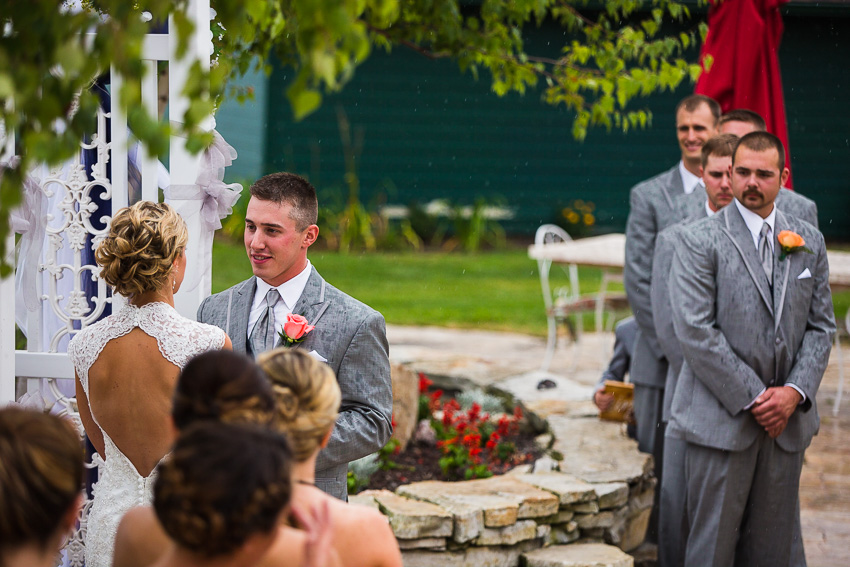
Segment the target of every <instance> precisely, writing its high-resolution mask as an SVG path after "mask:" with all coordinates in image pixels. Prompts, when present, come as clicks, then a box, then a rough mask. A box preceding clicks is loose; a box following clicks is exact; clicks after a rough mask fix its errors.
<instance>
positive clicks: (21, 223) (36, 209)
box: [10, 175, 47, 311]
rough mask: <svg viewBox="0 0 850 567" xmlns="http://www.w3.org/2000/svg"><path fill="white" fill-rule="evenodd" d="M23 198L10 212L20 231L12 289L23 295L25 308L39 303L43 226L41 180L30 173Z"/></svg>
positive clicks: (44, 211) (14, 226) (44, 204)
mask: <svg viewBox="0 0 850 567" xmlns="http://www.w3.org/2000/svg"><path fill="white" fill-rule="evenodd" d="M23 197H24V200H23V202H22V203H21V205H20V206H19V207H16V208H15V209H14V210H13V211H12V212H11V215H10V223H11V226H12V230H13V231H15V232H17V233H18V234H20V235H21V240H20V244H19V245H20V250H19V258H21V263H20V267H19V269H18V270H17V271H16V273H15V280H16V282H15V289H17V290H18V291H19V292H20V293H21V294H22V296H23V300H24V305H26V308H27V310H29V311H35V310H37V309H38V307H39V297H38V291H37V290H38V286H36V281H35V280H36V276H37V275H38V264H39V260H40V257H41V249H42V247H43V246H44V237H45V235H46V230H45V228H46V226H47V198H46V196H45V195H44V191H42V189H41V183H39V181H38V180H37V179H34V178H33V177H32V176H31V175H27V176H26V177H25V178H24V195H23Z"/></svg>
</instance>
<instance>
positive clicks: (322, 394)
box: [257, 348, 342, 462]
mask: <svg viewBox="0 0 850 567" xmlns="http://www.w3.org/2000/svg"><path fill="white" fill-rule="evenodd" d="M257 362H258V363H259V365H260V367H261V368H262V369H263V371H264V372H265V373H266V376H268V378H269V380H271V382H272V389H273V390H274V395H275V398H276V399H277V414H278V416H277V417H278V423H279V425H280V427H281V428H282V429H283V431H285V432H286V433H287V434H288V435H289V439H290V442H291V443H292V447H293V449H294V450H295V458H296V459H297V460H298V461H299V462H303V461H306V460H307V459H308V458H310V456H312V455H313V453H314V452H315V451H316V450H317V449H318V448H319V447H320V446H321V443H322V440H323V439H324V437H325V435H327V433H328V431H330V430H331V428H332V427H333V425H334V423H335V422H336V418H337V415H338V413H339V405H340V401H341V399H342V394H341V393H340V391H339V384H337V381H336V376H334V372H333V370H331V368H330V367H329V366H328V365H327V364H324V363H323V362H319V361H318V360H316V359H315V358H313V357H312V356H310V355H309V354H307V353H306V352H303V351H301V350H297V349H287V348H278V349H275V350H272V351H268V352H265V353H263V354H261V355H260V356H259V358H257Z"/></svg>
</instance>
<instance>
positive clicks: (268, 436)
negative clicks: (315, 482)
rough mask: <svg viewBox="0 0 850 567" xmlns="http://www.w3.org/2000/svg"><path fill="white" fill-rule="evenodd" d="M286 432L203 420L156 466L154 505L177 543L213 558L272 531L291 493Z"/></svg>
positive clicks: (290, 464) (182, 435)
mask: <svg viewBox="0 0 850 567" xmlns="http://www.w3.org/2000/svg"><path fill="white" fill-rule="evenodd" d="M291 474H292V450H291V449H290V447H289V443H288V442H287V440H286V437H285V436H284V435H282V434H281V433H278V432H275V431H272V430H271V429H268V428H265V427H260V426H255V425H244V424H241V425H235V424H231V425H227V424H223V423H215V422H203V423H196V424H194V425H191V426H190V427H189V428H188V429H186V431H184V432H182V433H181V434H180V436H179V437H178V438H177V442H176V443H175V445H174V449H173V450H172V452H171V454H170V455H169V456H168V457H166V459H165V460H164V461H163V462H162V463H161V464H160V465H159V477H158V478H157V479H156V481H155V484H154V489H153V508H154V511H155V513H156V517H157V518H158V519H159V522H160V524H162V527H163V529H164V530H165V533H166V534H168V536H169V537H170V538H171V539H172V540H173V541H174V542H175V543H176V544H177V545H179V546H180V547H181V548H183V549H186V550H188V551H190V552H192V553H195V554H198V555H200V556H203V557H208V558H213V557H220V556H224V555H229V554H231V553H233V552H235V551H237V550H238V549H239V548H240V547H241V546H242V545H243V544H244V543H245V542H246V541H247V540H248V539H249V538H250V537H251V536H253V535H260V534H269V533H271V532H272V531H273V530H276V529H277V527H278V525H279V521H280V516H281V513H282V512H283V511H284V509H285V508H286V507H287V506H288V504H289V499H290V496H291V494H292V481H291V478H290V477H291Z"/></svg>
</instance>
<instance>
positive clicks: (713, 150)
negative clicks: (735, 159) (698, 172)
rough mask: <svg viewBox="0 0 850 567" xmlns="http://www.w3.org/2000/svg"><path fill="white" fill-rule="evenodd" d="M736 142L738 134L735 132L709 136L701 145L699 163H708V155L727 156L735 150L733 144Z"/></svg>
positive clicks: (704, 164)
mask: <svg viewBox="0 0 850 567" xmlns="http://www.w3.org/2000/svg"><path fill="white" fill-rule="evenodd" d="M737 143H738V136H736V135H735V134H718V135H717V136H713V137H711V138H709V140H708V141H707V142H706V143H705V144H704V145H703V146H702V151H701V154H700V163H702V166H703V167H705V166H706V165H708V157H709V156H715V157H729V156H731V155H732V152H734V151H735V145H736V144H737Z"/></svg>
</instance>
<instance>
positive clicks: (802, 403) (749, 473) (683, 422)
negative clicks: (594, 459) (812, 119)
mask: <svg viewBox="0 0 850 567" xmlns="http://www.w3.org/2000/svg"><path fill="white" fill-rule="evenodd" d="M730 172H731V180H732V193H733V194H734V196H735V200H734V201H732V203H731V204H729V205H728V206H726V207H725V208H724V209H723V210H721V211H720V212H719V213H717V214H716V215H715V216H713V217H710V218H706V219H704V220H702V221H698V222H697V223H695V224H692V225H690V226H689V228H688V230H687V231H682V232H681V233H680V238H681V241H680V244H679V246H677V248H676V255H675V258H674V261H673V269H672V273H671V275H670V286H671V289H670V293H671V299H672V306H673V324H674V326H675V331H676V336H677V337H678V338H679V340H680V341H681V347H682V352H683V355H684V363H683V365H682V369H681V372H680V374H679V377H678V383H677V385H676V390H675V394H674V396H673V406H672V415H671V419H670V423H669V425H668V429H667V434H668V436H674V437H677V438H679V439H683V440H684V441H686V442H687V449H686V452H685V478H686V485H687V499H686V500H687V504H686V506H687V515H688V523H689V525H690V530H691V531H690V534H689V536H688V540H687V544H686V551H685V555H686V558H685V564H686V565H716V566H723V567H727V566H731V565H735V566H757V565H765V566H767V565H770V566H781V565H786V566H787V565H789V558H791V557H792V554H791V550H792V540H793V538H794V537H795V536H798V535H799V533H798V530H797V529H795V527H796V525H797V524H796V514H797V505H798V491H799V484H800V471H801V468H802V465H803V453H804V451H805V449H806V447H808V446H809V444H810V443H811V440H812V436H813V435H815V433H817V430H818V424H819V419H818V413H817V403H816V401H815V397H816V395H817V391H818V387H819V385H820V381H821V378H822V377H823V373H824V370H825V369H826V365H827V361H828V359H829V352H830V347H831V344H832V336H833V334H834V333H835V320H834V317H833V308H832V297H831V294H830V290H829V282H828V279H829V267H828V265H827V258H826V249H825V247H824V241H823V236H822V235H821V234H820V232H818V231H817V229H815V228H814V227H813V226H812V225H810V224H809V223H807V222H805V221H802V220H800V219H798V218H797V217H794V216H791V215H788V214H784V213H783V212H782V211H780V210H778V209H777V208H776V207H775V206H774V201H775V199H776V196H777V194H778V193H779V190H780V187H781V186H782V184H783V182H784V181H785V179H786V178H787V176H788V170H787V169H786V168H785V152H784V148H783V146H782V142H780V141H779V139H778V138H777V137H776V136H773V135H772V134H768V133H766V132H753V133H751V134H747V135H746V136H744V137H743V138H741V139H740V141H739V142H738V144H737V146H736V148H735V151H734V153H733V155H732V165H731V168H730ZM783 231H788V232H785V233H783ZM790 233H794V234H790ZM788 237H791V238H790V240H789V238H788ZM800 237H802V240H803V241H805V242H804V243H803V242H801V241H800ZM809 252H811V253H809Z"/></svg>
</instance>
